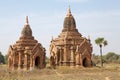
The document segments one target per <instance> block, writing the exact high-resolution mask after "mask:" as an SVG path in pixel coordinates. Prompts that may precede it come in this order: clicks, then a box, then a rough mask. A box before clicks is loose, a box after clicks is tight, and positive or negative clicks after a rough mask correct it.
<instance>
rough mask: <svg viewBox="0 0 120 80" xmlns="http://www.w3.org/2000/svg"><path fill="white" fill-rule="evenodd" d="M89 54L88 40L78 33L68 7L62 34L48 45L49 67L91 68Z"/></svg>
mask: <svg viewBox="0 0 120 80" xmlns="http://www.w3.org/2000/svg"><path fill="white" fill-rule="evenodd" d="M91 53H92V45H91V42H90V38H88V39H86V38H84V37H82V35H81V34H80V33H79V32H78V30H77V29H76V23H75V19H74V17H73V15H72V14H71V10H70V7H69V9H68V13H67V15H66V17H65V19H64V24H63V29H62V32H61V33H60V35H59V36H58V38H55V39H53V38H52V41H51V44H50V65H51V66H83V67H91V66H92V61H91Z"/></svg>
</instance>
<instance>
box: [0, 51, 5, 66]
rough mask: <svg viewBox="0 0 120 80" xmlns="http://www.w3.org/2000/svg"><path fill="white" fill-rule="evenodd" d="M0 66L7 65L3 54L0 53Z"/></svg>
mask: <svg viewBox="0 0 120 80" xmlns="http://www.w3.org/2000/svg"><path fill="white" fill-rule="evenodd" d="M0 64H5V59H4V56H3V55H2V52H0Z"/></svg>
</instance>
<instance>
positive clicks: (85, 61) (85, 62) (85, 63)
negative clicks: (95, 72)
mask: <svg viewBox="0 0 120 80" xmlns="http://www.w3.org/2000/svg"><path fill="white" fill-rule="evenodd" d="M83 66H84V67H88V60H87V58H84V59H83Z"/></svg>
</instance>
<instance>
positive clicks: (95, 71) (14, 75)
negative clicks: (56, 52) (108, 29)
mask: <svg viewBox="0 0 120 80" xmlns="http://www.w3.org/2000/svg"><path fill="white" fill-rule="evenodd" d="M0 80H120V64H119V65H117V66H116V65H115V64H111V65H107V66H106V65H105V67H103V68H100V67H92V68H83V67H79V68H70V67H57V68H56V69H49V68H45V69H42V70H37V69H35V70H33V71H9V70H8V69H7V66H6V65H0Z"/></svg>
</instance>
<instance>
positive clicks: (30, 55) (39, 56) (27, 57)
mask: <svg viewBox="0 0 120 80" xmlns="http://www.w3.org/2000/svg"><path fill="white" fill-rule="evenodd" d="M45 55H46V53H45V48H44V47H43V46H42V45H41V44H40V43H38V41H37V40H35V39H34V37H33V36H32V30H31V28H30V25H29V23H28V17H26V23H25V25H24V28H23V30H22V32H21V36H20V38H19V40H18V41H16V43H15V44H14V45H10V47H9V50H8V66H9V69H11V70H32V69H34V68H37V69H42V68H44V67H45Z"/></svg>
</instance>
